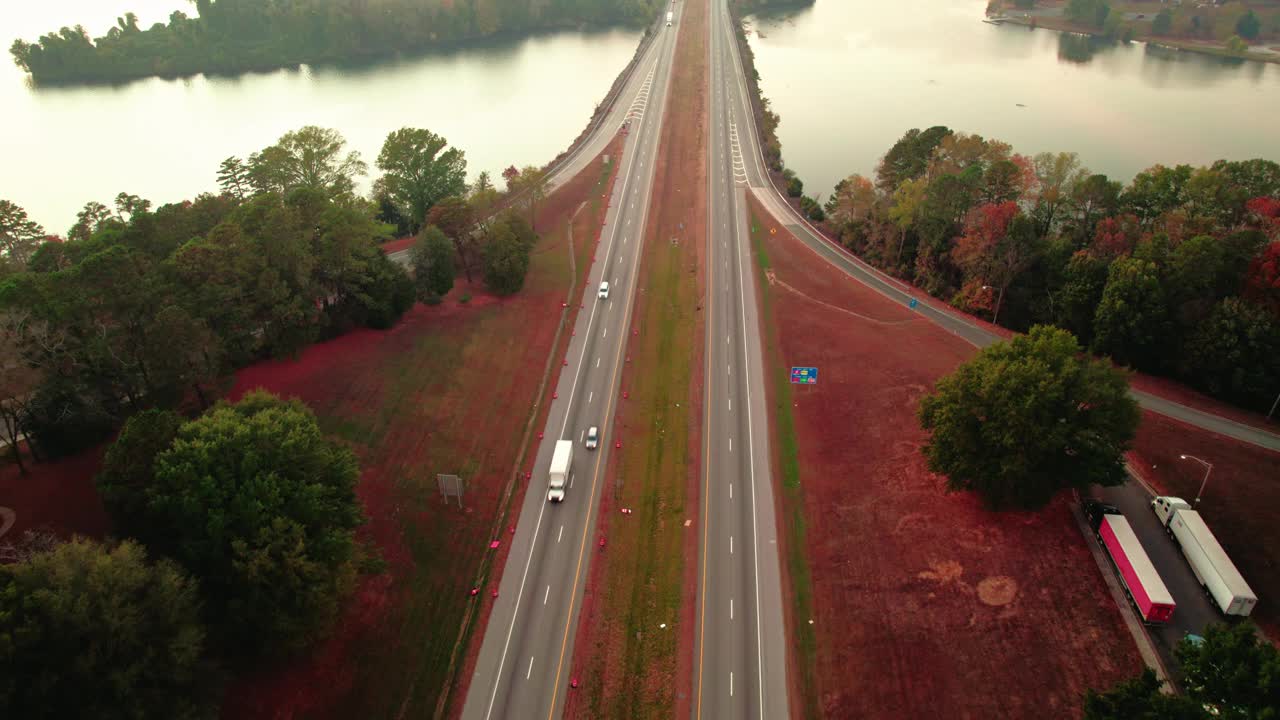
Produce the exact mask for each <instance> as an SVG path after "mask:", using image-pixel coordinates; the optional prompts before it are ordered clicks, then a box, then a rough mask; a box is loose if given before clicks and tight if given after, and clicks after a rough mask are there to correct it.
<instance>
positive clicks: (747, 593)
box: [693, 0, 789, 720]
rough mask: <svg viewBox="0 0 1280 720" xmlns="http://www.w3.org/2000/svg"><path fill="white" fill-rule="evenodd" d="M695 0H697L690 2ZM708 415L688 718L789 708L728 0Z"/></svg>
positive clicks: (717, 99) (716, 109) (712, 126)
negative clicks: (691, 699) (691, 681)
mask: <svg viewBox="0 0 1280 720" xmlns="http://www.w3.org/2000/svg"><path fill="white" fill-rule="evenodd" d="M694 1H697V0H694ZM710 3H711V9H710V13H711V14H710V19H709V30H710V34H711V37H710V41H709V43H708V47H709V53H710V57H709V68H710V78H709V81H708V82H709V85H708V88H709V100H710V119H709V122H708V128H709V132H710V138H709V142H708V146H707V148H708V158H707V161H708V173H707V193H708V211H707V242H708V250H707V258H708V259H707V297H706V301H705V304H704V305H703V309H704V311H706V313H707V315H706V323H707V334H706V343H707V345H706V361H707V365H706V388H705V391H706V417H705V418H704V419H703V438H704V441H705V447H704V448H703V456H704V465H703V468H702V479H703V488H702V508H703V518H702V533H701V539H700V543H699V566H698V574H699V575H698V577H699V579H698V607H697V613H698V614H697V618H698V627H697V634H696V635H695V638H696V639H695V648H694V662H693V667H694V673H695V674H694V703H693V705H694V709H693V714H694V717H695V718H706V719H707V720H713V719H714V720H719V719H720V718H785V717H787V716H788V714H789V708H788V702H787V690H788V687H787V655H786V639H785V632H784V630H785V621H784V619H785V618H784V615H783V610H782V584H781V578H780V569H779V564H778V563H779V559H778V544H777V536H778V533H777V523H776V520H775V512H774V496H773V482H772V480H771V477H770V464H769V458H770V456H769V424H768V414H767V413H768V409H767V407H766V403H765V382H766V379H765V374H764V370H765V367H764V354H763V351H762V346H761V339H760V326H759V316H758V313H757V307H758V303H757V300H756V286H755V264H754V263H753V261H752V257H753V256H752V252H753V251H752V247H751V233H750V230H751V228H750V225H749V222H750V221H749V219H748V214H747V213H748V208H747V202H746V192H747V186H748V183H749V182H762V181H763V180H764V175H763V173H762V168H761V166H760V165H759V164H758V163H757V162H756V161H755V159H754V158H753V157H744V154H743V148H748V150H749V149H750V147H751V146H750V145H747V144H746V143H748V142H750V140H749V138H748V137H746V136H740V135H739V133H744V132H746V131H745V129H744V127H743V126H744V125H749V124H750V121H749V120H744V118H749V117H750V115H748V114H747V113H748V107H749V106H748V105H747V104H746V95H745V85H743V84H742V83H741V78H740V77H739V72H738V71H737V70H736V68H740V67H741V65H740V63H739V62H738V57H737V46H736V45H735V44H734V43H735V40H734V35H733V27H732V24H731V21H730V19H729V14H728V8H727V7H726V4H725V0H710Z"/></svg>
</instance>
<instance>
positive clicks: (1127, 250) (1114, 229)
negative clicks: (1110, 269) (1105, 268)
mask: <svg viewBox="0 0 1280 720" xmlns="http://www.w3.org/2000/svg"><path fill="white" fill-rule="evenodd" d="M1140 232H1141V231H1140V223H1139V222H1138V217H1137V216H1136V215H1120V216H1118V217H1109V218H1104V219H1102V220H1099V221H1098V224H1097V226H1096V227H1095V228H1094V230H1093V242H1091V243H1089V254H1091V255H1093V256H1094V257H1098V258H1102V259H1104V260H1114V259H1116V258H1118V257H1121V256H1124V257H1127V256H1129V254H1131V253H1132V252H1133V248H1134V246H1136V245H1137V244H1138V238H1139V237H1140Z"/></svg>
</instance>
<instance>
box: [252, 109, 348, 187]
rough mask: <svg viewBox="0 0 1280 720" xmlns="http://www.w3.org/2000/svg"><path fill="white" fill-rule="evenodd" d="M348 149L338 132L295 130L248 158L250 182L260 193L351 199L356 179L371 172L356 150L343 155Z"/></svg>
mask: <svg viewBox="0 0 1280 720" xmlns="http://www.w3.org/2000/svg"><path fill="white" fill-rule="evenodd" d="M346 145H347V141H346V139H345V138H343V137H342V134H341V133H339V132H338V131H337V130H330V129H327V128H321V127H316V126H315V125H307V126H306V127H303V128H300V129H298V130H292V131H290V132H287V133H285V134H284V135H282V136H281V137H280V140H279V141H277V142H276V144H275V145H272V146H270V147H267V148H264V149H263V150H262V151H261V152H257V153H254V154H253V155H250V156H249V182H250V184H251V185H253V187H254V189H255V190H256V191H257V192H259V193H265V192H279V193H281V194H287V193H289V192H290V191H292V190H295V189H297V188H309V189H312V190H319V191H321V192H322V193H323V194H324V195H325V197H329V198H336V197H345V196H348V195H350V194H352V192H353V191H354V190H355V178H356V177H358V176H361V175H364V174H365V173H366V172H367V169H368V168H367V166H366V165H365V163H364V161H363V160H361V159H360V153H358V152H356V151H355V150H352V151H350V152H347V153H345V154H344V152H343V151H344V149H345V148H346Z"/></svg>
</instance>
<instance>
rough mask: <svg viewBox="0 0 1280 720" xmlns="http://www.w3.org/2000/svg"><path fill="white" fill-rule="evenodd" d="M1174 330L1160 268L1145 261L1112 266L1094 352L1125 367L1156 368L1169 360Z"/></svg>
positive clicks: (1124, 261)
mask: <svg viewBox="0 0 1280 720" xmlns="http://www.w3.org/2000/svg"><path fill="white" fill-rule="evenodd" d="M1170 331H1171V325H1170V323H1169V320H1168V308H1167V306H1166V300H1165V292H1164V288H1163V285H1162V283H1161V280H1160V275H1159V273H1158V272H1157V271H1156V265H1155V263H1153V262H1150V261H1149V260H1143V259H1141V258H1136V257H1135V258H1120V259H1119V260H1116V261H1115V262H1114V263H1112V264H1111V268H1110V270H1109V272H1108V274H1107V285H1106V287H1105V288H1104V289H1103V291H1102V300H1101V301H1100V302H1099V303H1098V310H1097V313H1096V314H1095V315H1094V320H1093V332H1094V337H1093V345H1092V347H1093V350H1094V351H1095V352H1098V353H1103V354H1106V355H1110V356H1111V357H1113V358H1115V360H1116V362H1119V363H1121V364H1122V365H1131V366H1134V367H1139V368H1144V369H1155V368H1158V367H1160V365H1161V363H1162V362H1164V361H1165V359H1166V357H1167V353H1166V352H1165V351H1166V350H1167V349H1168V347H1167V344H1168V343H1167V340H1168V338H1169V334H1170Z"/></svg>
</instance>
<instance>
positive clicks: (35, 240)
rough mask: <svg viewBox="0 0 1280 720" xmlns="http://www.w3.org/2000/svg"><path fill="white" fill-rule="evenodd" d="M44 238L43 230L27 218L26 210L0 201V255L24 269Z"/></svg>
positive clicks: (5, 201)
mask: <svg viewBox="0 0 1280 720" xmlns="http://www.w3.org/2000/svg"><path fill="white" fill-rule="evenodd" d="M44 237H45V232H44V228H42V227H40V224H39V223H37V222H35V221H34V220H31V219H30V218H28V217H27V211H26V210H23V209H22V208H20V207H18V206H17V205H15V204H13V203H11V202H9V201H8V200H0V255H4V256H5V257H7V258H9V259H10V260H12V261H13V262H14V263H15V264H16V265H17V266H19V267H24V266H26V264H27V261H28V260H30V259H31V255H32V254H33V253H35V251H36V248H37V247H39V246H40V243H41V242H42V241H43V240H44Z"/></svg>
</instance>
